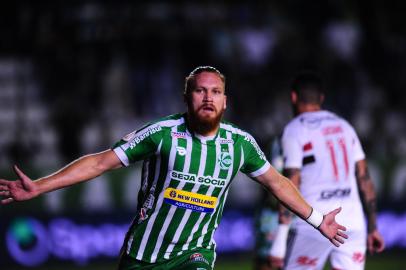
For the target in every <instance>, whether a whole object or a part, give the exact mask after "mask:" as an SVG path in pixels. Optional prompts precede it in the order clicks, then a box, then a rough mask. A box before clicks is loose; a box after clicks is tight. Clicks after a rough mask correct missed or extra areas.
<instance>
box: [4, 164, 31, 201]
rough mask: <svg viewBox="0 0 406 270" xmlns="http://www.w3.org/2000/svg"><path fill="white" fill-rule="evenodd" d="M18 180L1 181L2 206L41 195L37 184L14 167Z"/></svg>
mask: <svg viewBox="0 0 406 270" xmlns="http://www.w3.org/2000/svg"><path fill="white" fill-rule="evenodd" d="M13 169H14V172H15V173H16V174H17V176H18V179H17V180H15V181H10V180H5V179H0V196H2V197H3V199H2V200H1V204H8V203H11V202H14V201H25V200H29V199H32V198H34V197H36V196H38V195H39V192H38V190H37V187H36V185H35V183H34V182H33V181H32V180H31V179H30V178H29V177H28V176H26V175H25V174H24V173H23V172H22V171H21V170H20V169H19V168H18V167H17V166H16V165H14V167H13Z"/></svg>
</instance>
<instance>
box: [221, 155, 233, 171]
mask: <svg viewBox="0 0 406 270" xmlns="http://www.w3.org/2000/svg"><path fill="white" fill-rule="evenodd" d="M217 162H218V164H219V166H220V168H221V169H222V170H227V169H228V168H230V166H231V164H232V163H233V160H232V158H231V155H230V153H228V152H222V153H221V154H220V156H219V158H218V160H217Z"/></svg>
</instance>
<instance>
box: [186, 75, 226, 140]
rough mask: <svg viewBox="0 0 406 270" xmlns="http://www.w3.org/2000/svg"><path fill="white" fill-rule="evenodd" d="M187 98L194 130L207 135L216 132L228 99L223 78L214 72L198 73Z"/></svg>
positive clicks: (190, 120) (189, 115) (189, 117)
mask: <svg viewBox="0 0 406 270" xmlns="http://www.w3.org/2000/svg"><path fill="white" fill-rule="evenodd" d="M185 99H186V103H187V107H188V120H189V122H190V125H191V127H192V128H193V129H194V131H195V132H197V133H199V134H201V135H205V136H210V135H214V134H216V132H217V129H218V127H219V124H220V121H221V118H222V117H223V114H224V111H225V109H226V100H227V98H226V96H225V94H224V83H223V81H222V80H221V78H220V77H219V76H218V75H217V74H216V73H213V72H202V73H200V74H197V75H196V77H195V83H194V87H193V89H192V90H191V91H190V92H189V93H187V94H186V97H185Z"/></svg>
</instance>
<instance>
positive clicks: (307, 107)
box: [296, 102, 321, 115]
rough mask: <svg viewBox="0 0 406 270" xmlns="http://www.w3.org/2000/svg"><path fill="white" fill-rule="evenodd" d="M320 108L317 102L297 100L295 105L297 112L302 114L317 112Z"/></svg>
mask: <svg viewBox="0 0 406 270" xmlns="http://www.w3.org/2000/svg"><path fill="white" fill-rule="evenodd" d="M320 110H321V106H320V104H317V103H302V102H299V103H298V104H297V106H296V112H297V114H298V115H299V114H302V113H305V112H317V111H320Z"/></svg>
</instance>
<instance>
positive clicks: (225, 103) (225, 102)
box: [223, 95, 227, 110]
mask: <svg viewBox="0 0 406 270" xmlns="http://www.w3.org/2000/svg"><path fill="white" fill-rule="evenodd" d="M223 109H224V110H225V109H227V96H226V95H224V104H223Z"/></svg>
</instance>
